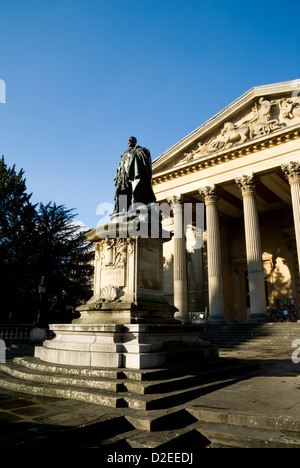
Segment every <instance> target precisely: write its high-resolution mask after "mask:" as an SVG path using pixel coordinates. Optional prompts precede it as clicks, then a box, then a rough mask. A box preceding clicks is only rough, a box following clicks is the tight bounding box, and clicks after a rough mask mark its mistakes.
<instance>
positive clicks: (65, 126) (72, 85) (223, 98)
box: [0, 0, 300, 228]
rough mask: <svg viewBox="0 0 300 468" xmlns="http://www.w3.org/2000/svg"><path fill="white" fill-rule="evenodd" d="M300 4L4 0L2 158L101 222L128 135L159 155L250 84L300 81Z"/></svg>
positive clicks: (43, 197)
mask: <svg viewBox="0 0 300 468" xmlns="http://www.w3.org/2000/svg"><path fill="white" fill-rule="evenodd" d="M299 18H300V2H299V0H291V1H289V2H286V3H283V2H282V1H277V0H272V1H269V0H265V1H257V0H253V1H252V2H242V1H236V0H230V1H224V0H222V1H221V0H216V1H214V0H210V1H208V0H207V1H202V0H0V44H1V48H0V79H2V80H4V81H5V83H6V103H5V104H0V154H4V156H5V160H6V162H7V164H8V165H12V164H14V163H15V164H16V168H17V169H21V168H23V169H24V171H25V177H26V181H27V188H28V191H29V192H33V197H32V200H33V201H34V202H39V201H41V202H43V203H48V202H49V201H53V202H56V203H57V204H63V205H65V206H66V207H67V208H75V210H76V212H77V213H78V217H77V219H78V220H80V221H82V222H83V223H85V224H86V225H87V226H88V227H90V228H92V227H95V226H96V225H97V223H98V222H99V220H100V217H99V215H96V208H97V205H98V204H99V203H103V202H110V203H112V202H113V196H114V185H113V178H114V175H115V171H116V167H117V164H118V161H119V157H120V155H121V153H122V152H123V151H125V149H126V148H127V140H128V137H129V136H131V135H134V136H136V137H137V139H138V143H139V144H141V145H143V146H146V147H148V148H149V149H150V151H151V154H152V158H153V159H156V158H157V157H158V156H159V155H160V154H161V153H163V152H164V151H165V150H167V149H168V148H170V147H171V146H173V145H174V144H175V143H176V142H178V141H179V140H180V139H182V138H183V137H185V136H186V135H187V134H189V133H190V132H192V131H193V130H195V129H196V128H197V127H198V126H200V125H201V124H202V123H204V122H205V121H206V120H208V119H209V118H211V117H213V116H214V115H215V114H216V113H217V112H219V111H220V110H222V109H223V108H224V107H225V106H227V105H228V104H230V103H231V102H233V101H234V100H235V99H237V98H238V97H240V96H241V95H242V94H244V93H245V92H246V91H248V90H249V89H250V88H252V87H253V86H260V85H263V84H271V83H278V82H281V81H289V80H294V79H299V78H300V60H299V56H300V53H299V52H300V39H299Z"/></svg>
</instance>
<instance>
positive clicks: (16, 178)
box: [0, 156, 92, 323]
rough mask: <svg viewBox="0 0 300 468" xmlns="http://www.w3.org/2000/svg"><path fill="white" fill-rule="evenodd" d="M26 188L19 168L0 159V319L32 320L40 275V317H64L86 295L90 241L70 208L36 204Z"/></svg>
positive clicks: (37, 296)
mask: <svg viewBox="0 0 300 468" xmlns="http://www.w3.org/2000/svg"><path fill="white" fill-rule="evenodd" d="M30 199H31V194H27V192H26V180H25V179H24V171H23V169H21V170H20V171H19V172H18V173H17V172H16V169H15V165H14V166H13V167H11V168H9V167H7V165H6V163H5V161H4V157H3V156H2V159H1V160H0V291H1V308H0V320H2V321H6V320H7V319H8V318H9V317H11V319H12V321H14V322H21V323H32V322H34V321H35V320H36V319H37V316H38V311H39V309H40V305H41V304H40V297H39V284H40V282H41V278H42V277H44V281H45V286H46V293H45V295H44V296H45V308H44V309H43V312H44V316H43V317H42V318H43V320H44V322H45V321H48V322H50V321H66V320H68V319H71V316H70V314H69V316H68V317H67V316H66V312H67V311H68V310H70V309H74V308H75V307H76V306H78V305H79V304H80V303H82V301H85V300H86V299H88V298H89V297H90V295H91V291H90V285H89V277H90V276H91V274H92V266H91V264H90V262H89V261H88V259H89V258H88V257H89V250H90V249H91V244H89V243H88V242H87V240H86V238H85V235H84V233H83V232H82V231H80V230H79V229H78V227H77V225H76V224H75V222H74V218H75V216H76V215H75V214H74V213H73V210H69V209H67V208H66V207H65V206H62V205H60V206H57V205H56V204H55V203H52V202H50V203H48V204H47V205H43V204H42V203H41V204H40V205H39V207H37V205H33V204H32V203H31V201H30Z"/></svg>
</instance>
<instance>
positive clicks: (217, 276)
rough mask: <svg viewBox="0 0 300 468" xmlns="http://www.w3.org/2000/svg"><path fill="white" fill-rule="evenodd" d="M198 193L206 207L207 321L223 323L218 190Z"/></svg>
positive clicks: (203, 189) (214, 188)
mask: <svg viewBox="0 0 300 468" xmlns="http://www.w3.org/2000/svg"><path fill="white" fill-rule="evenodd" d="M199 193H200V194H201V195H202V197H203V198H204V202H205V207H206V228H207V266H208V296H209V320H210V321H215V322H224V302H223V276H222V257H221V241H220V226H219V213H218V190H217V188H216V187H215V186H212V187H205V188H201V189H199Z"/></svg>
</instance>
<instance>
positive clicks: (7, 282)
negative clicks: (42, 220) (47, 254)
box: [0, 156, 36, 318]
mask: <svg viewBox="0 0 300 468" xmlns="http://www.w3.org/2000/svg"><path fill="white" fill-rule="evenodd" d="M23 175H24V172H23V169H21V170H20V171H19V172H18V173H17V172H16V169H15V165H14V166H13V167H11V168H9V167H7V165H6V163H5V160H4V156H2V158H1V160H0V285H1V286H0V288H1V304H2V307H1V311H2V314H3V312H4V315H5V316H6V318H8V317H11V315H15V318H16V314H17V315H18V314H20V315H24V310H26V311H27V313H28V312H29V311H30V310H32V308H33V307H34V304H35V300H34V296H33V294H32V292H33V287H34V285H33V278H32V276H31V275H30V270H31V264H32V259H33V256H34V232H35V222H36V211H35V206H34V205H32V204H31V202H30V198H31V194H27V192H26V180H25V179H24V177H23ZM28 273H29V274H28Z"/></svg>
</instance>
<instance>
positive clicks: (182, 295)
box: [167, 195, 190, 323]
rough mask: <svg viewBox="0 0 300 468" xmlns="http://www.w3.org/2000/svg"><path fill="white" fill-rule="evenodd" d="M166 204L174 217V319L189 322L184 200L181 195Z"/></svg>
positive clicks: (170, 199)
mask: <svg viewBox="0 0 300 468" xmlns="http://www.w3.org/2000/svg"><path fill="white" fill-rule="evenodd" d="M167 201H168V203H169V204H170V205H171V206H172V210H173V216H174V237H173V242H174V261H173V272H174V273H173V274H174V306H175V307H177V309H178V312H176V313H175V316H174V317H175V318H176V319H177V320H181V322H184V323H185V322H189V320H190V318H189V308H188V282H187V265H186V239H185V232H184V215H183V205H184V199H183V197H182V196H181V195H179V196H173V197H171V198H169V199H168V200H167Z"/></svg>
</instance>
